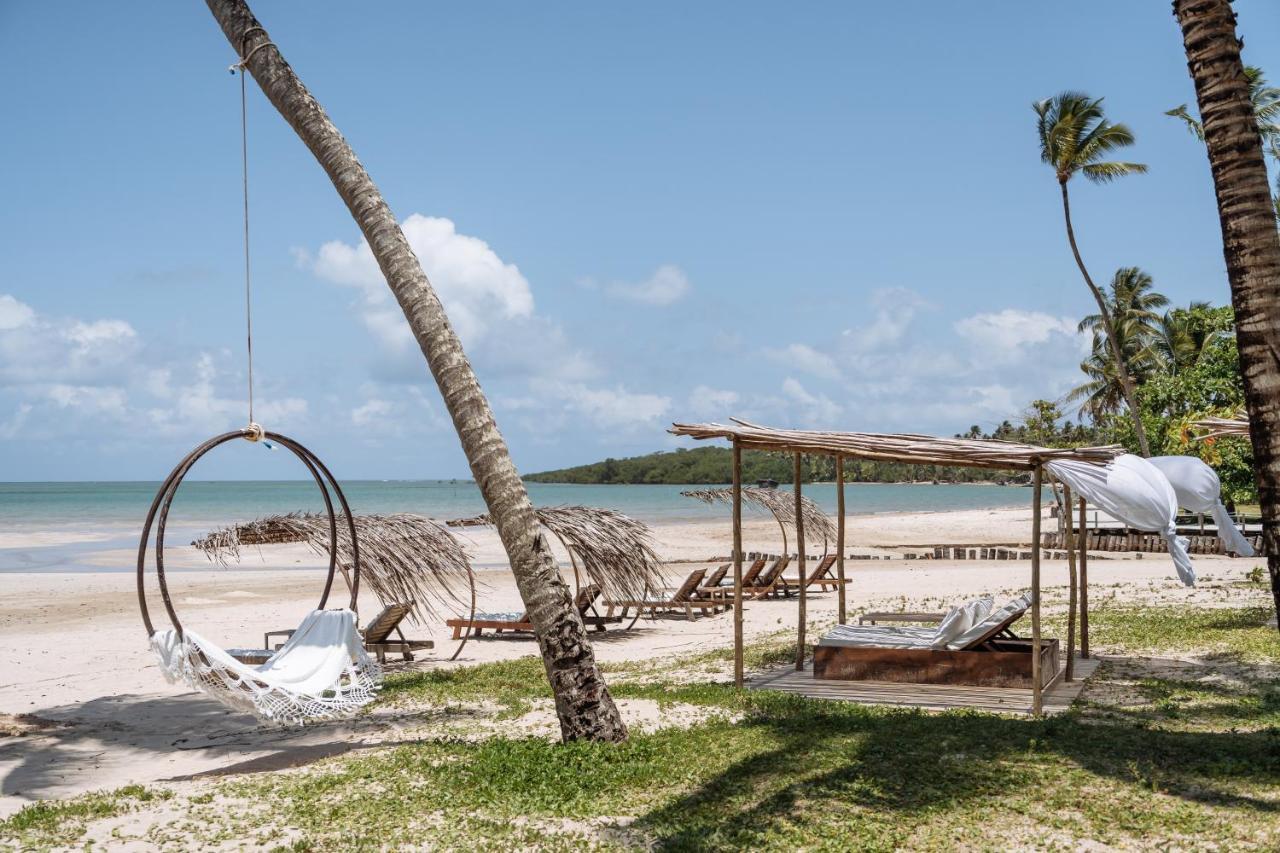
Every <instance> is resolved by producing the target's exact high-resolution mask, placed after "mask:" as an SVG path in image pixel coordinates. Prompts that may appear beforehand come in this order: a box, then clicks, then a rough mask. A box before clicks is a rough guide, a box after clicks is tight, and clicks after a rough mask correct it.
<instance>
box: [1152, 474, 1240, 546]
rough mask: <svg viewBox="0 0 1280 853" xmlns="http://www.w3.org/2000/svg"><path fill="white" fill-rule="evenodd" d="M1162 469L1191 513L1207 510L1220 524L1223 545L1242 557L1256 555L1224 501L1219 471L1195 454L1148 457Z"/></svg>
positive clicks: (1180, 501) (1219, 534) (1219, 533)
mask: <svg viewBox="0 0 1280 853" xmlns="http://www.w3.org/2000/svg"><path fill="white" fill-rule="evenodd" d="M1147 461H1148V462H1150V463H1151V464H1152V465H1154V466H1156V467H1157V468H1159V469H1160V471H1161V473H1163V474H1164V475H1165V477H1167V478H1168V480H1169V485H1171V486H1173V492H1174V494H1176V495H1177V496H1178V505H1179V506H1181V507H1182V508H1183V509H1188V510H1190V511H1191V512H1207V513H1209V514H1210V515H1212V516H1213V523H1214V524H1216V525H1217V526H1218V538H1219V539H1221V540H1222V546H1223V547H1224V548H1226V549H1227V550H1228V551H1230V552H1231V553H1233V554H1239V555H1240V556H1241V557H1252V556H1254V550H1253V546H1252V545H1250V544H1249V540H1248V539H1246V538H1244V534H1242V533H1241V532H1240V531H1239V530H1238V529H1237V528H1236V523H1235V521H1234V520H1232V518H1231V514H1230V513H1229V512H1227V508H1226V506H1224V505H1223V503H1222V481H1221V480H1219V479H1218V473H1217V472H1216V471H1214V470H1213V469H1212V468H1210V467H1209V466H1208V465H1206V464H1205V463H1204V462H1203V461H1202V460H1200V459H1197V458H1196V457H1194V456H1153V457H1151V458H1150V459H1148V460H1147Z"/></svg>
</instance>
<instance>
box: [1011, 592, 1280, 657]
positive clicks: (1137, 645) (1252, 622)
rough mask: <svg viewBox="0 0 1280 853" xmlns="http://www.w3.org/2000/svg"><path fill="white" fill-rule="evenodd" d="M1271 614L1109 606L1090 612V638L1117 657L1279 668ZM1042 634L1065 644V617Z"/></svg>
mask: <svg viewBox="0 0 1280 853" xmlns="http://www.w3.org/2000/svg"><path fill="white" fill-rule="evenodd" d="M1270 616H1271V611H1270V610H1268V609H1267V608H1265V607H1188V606H1180V605H1179V606H1162V607H1149V606H1145V607H1140V606H1135V605H1128V604H1110V603H1108V604H1104V605H1101V606H1098V607H1097V608H1096V609H1091V610H1090V612H1089V637H1090V643H1091V644H1092V646H1093V647H1094V648H1096V649H1098V650H1101V651H1107V652H1113V653H1117V654H1130V653H1143V654H1161V653H1177V654H1194V655H1196V656H1197V657H1206V656H1216V657H1222V658H1231V659H1235V660H1238V661H1248V662H1255V663H1266V662H1270V663H1274V664H1280V632H1277V631H1276V629H1274V628H1268V627H1266V621H1267V619H1268V618H1270ZM1023 633H1027V631H1026V629H1025V628H1024V629H1023ZM1046 634H1047V635H1048V636H1056V637H1058V638H1059V639H1060V640H1062V641H1063V642H1065V641H1066V622H1065V617H1058V618H1055V619H1050V620H1047V621H1046Z"/></svg>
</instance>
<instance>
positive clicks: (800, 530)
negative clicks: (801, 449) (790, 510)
mask: <svg viewBox="0 0 1280 853" xmlns="http://www.w3.org/2000/svg"><path fill="white" fill-rule="evenodd" d="M802 459H803V457H802V456H801V455H800V454H799V453H797V454H796V455H795V474H794V476H793V478H792V479H794V480H795V487H796V561H797V562H798V563H799V564H800V565H799V572H798V575H799V577H800V605H799V609H800V614H799V622H798V623H797V625H796V669H797V670H801V669H804V627H805V626H804V623H805V619H806V618H807V613H806V612H805V611H806V609H807V607H808V602H807V601H806V590H807V589H808V587H809V584H808V583H807V581H808V580H809V567H808V566H807V565H805V559H804V503H803V501H802V498H803V497H804V495H803V494H802V492H803V489H802V488H801V486H800V480H801V474H800V463H801V460H802Z"/></svg>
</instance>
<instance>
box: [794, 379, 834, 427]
mask: <svg viewBox="0 0 1280 853" xmlns="http://www.w3.org/2000/svg"><path fill="white" fill-rule="evenodd" d="M782 393H783V395H784V396H785V397H786V398H787V399H788V400H789V401H790V403H791V406H789V408H790V409H791V410H792V411H793V412H794V413H796V414H798V415H799V419H800V422H801V423H803V425H805V426H825V425H829V424H832V423H834V422H835V421H836V420H837V419H839V417H840V414H841V412H842V409H841V408H840V405H839V404H838V403H836V402H834V401H833V400H831V399H830V398H829V397H827V396H826V395H824V394H814V393H811V392H810V391H809V390H808V389H807V388H805V387H804V386H803V385H801V384H800V382H799V381H798V380H796V379H794V378H792V377H790V376H788V377H787V378H786V379H784V380H783V382H782Z"/></svg>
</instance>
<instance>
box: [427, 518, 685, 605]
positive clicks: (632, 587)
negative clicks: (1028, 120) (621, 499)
mask: <svg viewBox="0 0 1280 853" xmlns="http://www.w3.org/2000/svg"><path fill="white" fill-rule="evenodd" d="M534 513H535V514H536V515H537V516H538V521H539V522H541V524H542V526H543V527H545V528H546V529H547V530H548V532H550V533H551V534H552V535H553V536H555V537H556V538H557V539H559V540H560V543H561V544H562V545H564V546H565V549H566V550H568V551H569V555H570V558H571V559H573V560H575V561H576V562H577V564H579V565H580V566H581V567H582V570H583V572H585V573H586V575H587V577H588V578H590V579H591V582H592V583H595V584H599V586H600V589H601V590H602V591H603V593H604V595H605V597H606V598H610V599H639V598H643V597H644V596H645V594H646V590H649V589H660V588H661V587H662V586H663V584H664V583H665V582H666V581H665V578H664V575H663V570H662V560H661V559H659V557H658V552H657V550H656V548H655V543H654V541H653V534H652V532H651V531H650V530H649V527H648V525H646V524H645V523H644V522H642V521H637V520H636V519H634V518H631V517H630V516H628V515H623V514H622V513H620V512H618V511H616V510H612V509H603V508H601V507H592V506H555V507H537V508H536V509H534ZM448 524H449V526H450V527H472V526H476V525H487V524H492V520H491V519H490V518H489V516H488V515H487V514H486V515H478V516H475V517H474V518H459V519H454V520H453V521H450V522H448Z"/></svg>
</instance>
